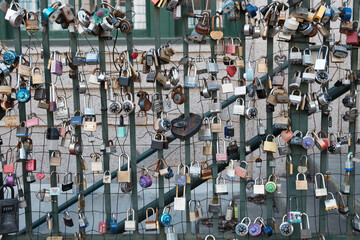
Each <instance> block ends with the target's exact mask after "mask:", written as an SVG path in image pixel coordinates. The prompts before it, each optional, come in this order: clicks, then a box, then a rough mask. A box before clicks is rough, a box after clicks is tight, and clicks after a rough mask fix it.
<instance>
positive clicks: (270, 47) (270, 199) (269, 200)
mask: <svg viewBox="0 0 360 240" xmlns="http://www.w3.org/2000/svg"><path fill="white" fill-rule="evenodd" d="M271 3H272V0H268V4H271ZM266 44H267V48H266V49H267V52H266V56H267V59H269V60H270V61H268V76H270V77H271V78H272V77H273V76H274V71H273V67H274V61H273V55H274V40H273V39H272V38H267V43H266ZM265 87H266V90H267V95H268V96H269V94H270V92H271V88H270V86H269V81H265ZM272 125H273V113H272V112H266V131H267V133H268V134H272ZM272 159H273V154H272V153H270V152H268V153H267V154H266V175H267V177H269V176H270V175H271V174H273V173H274V174H276V168H272V167H270V161H271V160H272ZM273 203H274V193H266V219H267V224H268V225H270V223H271V218H272V217H273V212H274V211H273Z"/></svg>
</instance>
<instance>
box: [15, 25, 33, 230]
mask: <svg viewBox="0 0 360 240" xmlns="http://www.w3.org/2000/svg"><path fill="white" fill-rule="evenodd" d="M14 40H15V41H14V45H15V52H16V53H17V54H18V55H21V54H22V46H21V32H20V28H19V27H18V28H15V27H14ZM29 84H30V83H29ZM18 109H19V119H20V122H23V121H26V103H21V102H19V104H18ZM23 140H24V138H21V141H23ZM25 163H26V160H22V164H21V166H22V173H23V174H22V179H23V186H24V187H23V191H24V197H25V200H26V203H27V207H26V208H25V223H26V232H27V233H28V234H31V232H32V229H31V223H30V222H31V221H32V214H31V188H30V183H28V182H27V180H26V179H27V176H28V172H27V171H26V170H25Z"/></svg>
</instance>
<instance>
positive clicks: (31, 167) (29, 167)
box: [25, 159, 36, 172]
mask: <svg viewBox="0 0 360 240" xmlns="http://www.w3.org/2000/svg"><path fill="white" fill-rule="evenodd" d="M25 171H27V172H33V171H36V160H35V159H27V160H26V162H25Z"/></svg>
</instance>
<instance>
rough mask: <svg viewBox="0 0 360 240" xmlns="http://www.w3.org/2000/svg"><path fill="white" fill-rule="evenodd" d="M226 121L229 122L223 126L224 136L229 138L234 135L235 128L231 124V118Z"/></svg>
mask: <svg viewBox="0 0 360 240" xmlns="http://www.w3.org/2000/svg"><path fill="white" fill-rule="evenodd" d="M227 122H228V123H230V124H229V125H227V126H225V128H224V137H225V138H227V139H229V138H231V137H234V135H235V129H234V127H233V126H232V122H231V120H229V121H227Z"/></svg>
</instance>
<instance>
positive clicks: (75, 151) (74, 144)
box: [69, 135, 83, 155]
mask: <svg viewBox="0 0 360 240" xmlns="http://www.w3.org/2000/svg"><path fill="white" fill-rule="evenodd" d="M82 150H83V147H82V145H81V142H79V141H78V139H77V137H76V136H75V135H72V136H71V140H70V144H69V153H70V154H71V155H79V154H81V153H82Z"/></svg>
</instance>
